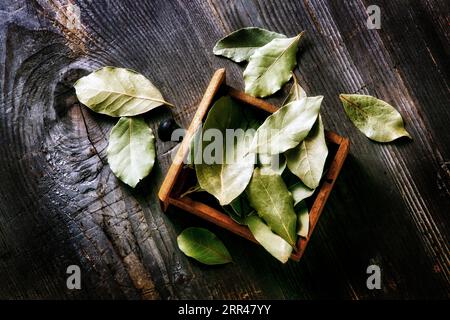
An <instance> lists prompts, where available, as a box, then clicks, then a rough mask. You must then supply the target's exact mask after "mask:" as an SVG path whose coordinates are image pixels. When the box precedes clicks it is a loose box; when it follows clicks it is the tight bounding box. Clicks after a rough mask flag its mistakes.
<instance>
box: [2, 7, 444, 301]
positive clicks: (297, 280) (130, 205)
mask: <svg viewBox="0 0 450 320" xmlns="http://www.w3.org/2000/svg"><path fill="white" fill-rule="evenodd" d="M70 3H74V4H75V5H76V6H77V7H78V8H79V9H80V13H81V20H80V22H81V23H80V24H75V25H74V24H73V23H72V18H73V15H71V13H70V10H69V9H68V8H71V6H70V5H68V4H70ZM369 4H378V5H379V6H380V7H381V10H382V29H381V30H378V31H377V30H367V28H366V27H365V21H366V18H367V15H366V13H365V7H366V6H367V5H369ZM449 6H450V4H449V3H448V2H447V1H427V0H411V1H406V0H403V1H375V2H374V3H372V2H371V1H356V0H355V1H345V2H342V1H312V0H310V1H308V0H304V1H283V2H279V1H243V0H231V1H218V0H208V1H201V0H194V1H181V0H179V1H175V0H172V1H142V2H141V1H140V2H137V1H131V0H129V1H120V2H119V1H106V0H103V1H81V0H79V1H70V2H69V1H66V0H52V1H43V0H20V1H5V2H2V3H1V4H0V48H1V50H0V88H1V91H0V142H1V144H0V149H1V153H0V176H1V177H2V181H3V182H2V184H0V257H1V258H0V297H1V298H14V297H15V298H94V297H95V298H149V299H152V298H163V299H167V298H226V299H237V298H243V299H245V298H355V299H356V298H433V297H437V298H446V297H448V294H449V291H450V290H449V278H450V272H449V268H448V261H449V259H450V258H449V250H448V234H449V224H448V218H447V213H448V208H449V207H450V200H449V199H450V197H449V195H450V192H449V190H450V186H449V184H450V182H449V181H450V179H449V176H450V174H449V165H448V164H449V161H450V160H449V153H450V150H449V146H450V138H449V131H448V130H447V125H448V122H449V115H450V114H449V110H448V108H447V106H448V105H449V102H450V96H449V95H450V93H449V90H448V87H449V85H448V83H449V81H448V80H449V59H448V56H449V52H450V49H449V41H448V40H449V31H448V30H449V29H448V12H449ZM252 25H253V26H261V27H265V28H268V29H271V30H274V31H278V32H282V33H285V34H287V35H290V36H292V35H295V34H297V33H298V32H299V31H301V30H307V36H306V38H305V41H304V42H303V43H302V44H301V47H300V48H301V50H300V53H299V61H300V62H299V68H298V70H297V76H298V78H299V79H300V81H301V84H302V85H303V86H304V87H305V89H306V90H307V92H308V93H309V94H311V95H315V94H324V95H325V97H326V98H325V104H324V108H323V118H324V120H325V126H326V128H327V129H330V130H333V131H336V132H338V133H339V134H341V135H343V136H347V137H349V138H350V140H351V144H352V146H351V156H350V158H349V159H348V160H347V162H346V164H345V165H344V168H343V170H342V173H341V176H340V178H339V179H338V181H337V183H336V185H335V188H334V190H333V192H332V194H331V196H330V198H329V200H328V204H327V207H326V209H325V211H324V213H323V215H322V217H321V220H320V222H319V223H318V225H317V227H316V231H315V235H313V237H312V239H311V241H310V244H309V247H308V249H307V250H306V252H305V255H304V257H303V258H302V261H301V262H300V263H299V264H297V263H295V262H289V263H288V264H287V265H285V266H282V265H280V264H279V263H278V262H277V261H274V259H272V258H271V257H270V255H268V254H267V253H265V252H264V250H263V249H261V248H259V247H258V246H256V245H253V244H250V243H248V242H246V241H245V240H242V239H239V238H238V237H235V236H232V235H231V234H229V233H228V232H226V231H225V230H220V229H218V228H216V227H213V226H211V225H210V224H208V223H206V222H204V221H200V220H198V219H195V218H192V217H191V216H190V215H189V216H187V215H186V214H185V213H184V212H181V211H177V210H173V211H172V212H171V213H169V215H168V216H166V215H164V214H163V213H162V212H161V209H160V206H159V203H158V200H157V190H158V188H159V186H160V184H161V182H162V180H163V177H164V175H165V173H166V170H167V169H168V166H169V164H170V162H171V154H172V153H173V147H174V145H175V144H174V143H161V142H158V145H157V149H158V164H157V166H156V167H155V168H154V171H153V172H152V174H151V176H150V177H149V178H148V179H146V180H145V181H144V182H143V183H142V185H140V186H139V187H138V188H137V189H136V190H131V189H129V188H127V187H126V186H124V185H123V184H121V183H119V182H118V181H117V179H116V178H115V177H114V176H113V175H112V174H111V172H110V170H109V168H108V166H107V163H106V154H105V148H106V146H107V141H108V134H109V130H110V128H111V127H112V126H113V125H114V123H115V120H114V119H111V118H107V117H104V116H99V115H96V114H94V113H92V112H90V111H89V110H88V109H86V108H83V107H81V106H79V105H78V104H77V101H76V99H75V98H74V93H73V89H72V87H71V86H72V84H73V82H74V81H75V80H76V79H77V78H79V77H80V76H82V75H84V74H86V73H87V72H89V71H91V70H93V69H95V68H97V67H99V66H103V65H115V66H122V67H129V68H132V69H136V70H138V71H139V72H141V73H143V74H144V75H146V76H147V77H148V78H149V79H151V81H152V82H153V83H155V85H156V86H157V87H158V88H160V90H161V91H162V93H163V95H164V96H165V97H166V98H167V99H168V100H169V101H170V102H172V103H174V104H175V105H176V108H175V109H174V110H172V111H170V110H167V109H164V108H160V109H158V110H155V111H152V112H150V113H149V114H148V115H147V116H146V118H147V120H148V122H149V123H150V124H151V126H152V128H154V129H155V128H156V127H157V124H158V122H159V121H160V120H161V119H164V118H167V117H168V116H169V115H170V113H172V114H173V115H174V117H175V119H176V120H177V121H178V122H180V124H182V125H183V126H185V127H186V126H187V125H188V124H189V123H190V121H191V119H192V116H193V114H194V112H195V110H196V104H197V103H198V102H199V101H200V98H201V96H202V94H203V92H204V90H205V88H206V86H207V84H208V82H209V79H210V77H211V75H212V73H213V71H214V70H215V69H217V68H219V67H225V68H226V69H227V83H229V84H230V85H232V86H233V87H236V88H243V86H242V67H241V66H239V65H237V64H234V63H232V62H230V61H228V60H225V59H222V58H219V57H215V56H213V55H212V52H211V48H212V47H213V46H214V43H215V41H216V40H217V39H218V38H220V37H222V36H223V35H224V34H226V33H228V32H230V31H233V30H234V29H237V28H239V27H243V26H252ZM286 90H287V88H285V90H284V92H286ZM341 92H362V93H368V94H373V95H376V96H378V97H380V98H382V99H385V100H387V101H389V102H391V103H392V104H393V105H395V106H396V107H397V108H398V109H399V111H400V112H401V113H402V115H403V116H404V118H405V120H406V124H407V129H408V130H409V131H410V132H411V134H412V135H413V138H414V140H413V141H411V142H408V141H398V142H395V143H392V144H388V145H381V144H376V143H373V142H371V141H369V140H367V139H366V138H365V137H364V136H363V135H362V134H361V133H359V132H358V131H357V130H356V129H355V128H354V127H353V126H352V124H351V123H350V122H349V120H348V119H347V118H346V116H345V114H344V112H343V110H342V107H341V105H340V104H339V101H338V98H337V96H338V94H339V93H341ZM281 97H282V93H280V94H277V95H275V97H274V98H271V99H269V101H270V102H273V103H278V102H279V101H280V99H281ZM192 225H197V226H206V227H208V228H209V229H211V230H212V231H213V232H215V233H217V235H218V236H219V237H220V238H221V239H222V240H223V241H224V242H225V244H226V245H227V247H229V249H230V252H231V253H232V255H233V258H234V261H235V263H233V264H231V265H227V266H224V267H219V268H209V267H205V266H201V265H199V264H196V263H195V262H192V261H191V260H189V259H187V258H186V257H184V256H183V255H182V254H181V253H180V252H179V250H178V249H177V247H176V235H177V233H178V232H179V231H180V230H182V229H183V228H185V227H187V226H192ZM372 263H376V264H379V265H380V266H381V268H382V272H383V280H382V281H383V290H380V291H370V290H368V289H367V288H366V285H365V281H366V276H367V275H366V274H365V270H366V268H367V266H368V265H369V264H372ZM70 264H78V265H80V266H81V268H82V279H83V282H82V286H83V289H82V290H81V291H71V290H67V288H66V285H65V277H66V274H65V270H66V267H67V266H68V265H70Z"/></svg>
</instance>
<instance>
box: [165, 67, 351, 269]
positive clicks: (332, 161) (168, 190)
mask: <svg viewBox="0 0 450 320" xmlns="http://www.w3.org/2000/svg"><path fill="white" fill-rule="evenodd" d="M224 80H225V69H219V70H217V71H216V72H215V73H214V76H213V77H212V79H211V82H210V83H209V85H208V88H207V89H206V92H205V94H204V96H203V99H202V101H201V102H200V104H199V106H198V109H197V112H196V113H195V115H194V118H193V119H192V122H191V124H190V126H189V129H188V130H187V132H186V135H185V137H184V139H183V142H182V143H181V145H180V148H179V149H178V151H177V153H176V155H175V158H174V161H173V163H172V165H171V166H170V168H169V170H168V172H167V175H166V178H165V179H164V182H163V184H162V185H161V189H160V190H159V194H158V196H159V199H160V200H161V204H162V207H163V210H164V211H166V210H167V208H168V206H169V205H173V206H176V207H178V208H180V209H183V210H185V211H188V212H190V213H193V214H195V215H196V216H199V217H200V218H203V219H205V220H207V221H210V222H212V223H214V224H216V225H218V226H220V227H222V228H225V229H227V230H229V231H231V232H233V233H235V234H237V235H240V236H241V237H244V238H246V239H248V240H250V241H253V242H255V243H258V242H257V241H256V239H255V238H254V237H253V235H252V234H251V232H250V230H249V229H248V228H247V227H246V226H242V225H239V224H238V223H236V222H235V221H233V220H232V219H231V218H230V217H229V216H228V215H227V214H226V213H225V212H222V211H221V210H220V209H219V208H214V207H212V206H210V205H208V204H206V203H203V202H200V201H198V200H193V199H192V197H189V196H185V197H183V198H180V197H179V195H180V194H181V191H182V190H186V189H187V187H189V186H186V184H187V183H188V176H189V172H188V171H189V170H190V171H192V169H188V168H185V166H184V164H183V159H185V157H186V156H187V152H188V151H189V145H190V141H191V139H192V137H193V135H194V133H195V132H196V130H197V129H198V128H199V126H200V125H201V124H202V121H203V120H204V118H205V116H206V114H207V113H208V110H209V108H210V106H211V105H212V103H213V102H214V101H215V100H216V99H217V97H219V96H222V95H229V96H231V97H233V98H234V99H235V100H237V101H240V102H242V103H243V104H244V105H250V106H253V107H255V108H257V109H260V110H264V111H266V112H268V113H273V112H275V111H277V110H278V108H277V107H275V106H274V105H272V104H270V103H268V102H266V101H263V100H261V99H257V98H255V97H252V96H249V95H247V94H245V93H243V92H241V91H238V90H236V89H233V88H231V87H228V86H227V85H226V84H225V82H224ZM325 138H326V141H327V144H328V148H329V154H328V165H327V166H326V168H325V170H326V175H325V176H324V177H323V178H322V181H321V182H320V185H319V187H318V188H317V189H316V192H315V193H314V195H313V196H312V197H311V198H310V199H311V201H310V205H309V206H308V207H309V214H310V215H309V219H310V227H309V234H308V237H307V238H303V237H299V238H298V241H297V249H296V250H295V251H294V253H293V254H292V255H291V259H293V260H295V261H299V260H300V258H301V257H302V255H303V253H304V251H305V248H306V245H307V244H308V241H309V239H310V238H311V234H312V232H313V231H314V227H315V226H316V224H317V221H318V220H319V217H320V214H321V213H322V210H323V208H324V206H325V202H326V201H327V199H328V196H329V195H330V192H331V189H332V188H333V185H334V182H335V181H336V178H337V176H338V175H339V172H340V170H341V168H342V165H343V164H344V161H345V158H346V157H347V154H348V150H349V140H348V139H346V138H343V137H341V136H339V135H337V134H336V133H333V132H329V131H326V132H325Z"/></svg>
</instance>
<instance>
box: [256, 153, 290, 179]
mask: <svg viewBox="0 0 450 320" xmlns="http://www.w3.org/2000/svg"><path fill="white" fill-rule="evenodd" d="M258 162H259V164H260V168H261V172H263V173H264V174H265V173H266V172H267V173H268V174H270V173H276V174H279V175H281V174H282V173H283V171H284V169H286V157H285V156H284V155H283V154H274V155H267V154H264V153H260V154H258Z"/></svg>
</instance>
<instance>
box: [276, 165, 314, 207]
mask: <svg viewBox="0 0 450 320" xmlns="http://www.w3.org/2000/svg"><path fill="white" fill-rule="evenodd" d="M281 177H282V178H283V181H284V183H285V184H286V186H287V188H288V190H289V192H290V193H291V195H292V198H293V199H294V208H295V207H296V206H297V205H298V204H299V203H300V202H301V201H302V200H304V199H306V198H309V197H310V196H312V195H313V194H314V191H315V189H310V188H308V187H307V186H305V184H304V183H303V182H302V181H301V180H300V179H299V178H298V177H297V176H296V175H294V174H293V173H292V172H291V171H289V170H286V171H284V172H283V175H282V176H281Z"/></svg>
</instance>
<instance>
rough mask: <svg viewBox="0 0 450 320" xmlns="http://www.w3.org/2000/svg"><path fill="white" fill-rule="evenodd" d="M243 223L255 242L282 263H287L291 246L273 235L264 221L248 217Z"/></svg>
mask: <svg viewBox="0 0 450 320" xmlns="http://www.w3.org/2000/svg"><path fill="white" fill-rule="evenodd" d="M245 222H246V224H247V226H248V228H249V229H250V231H251V233H252V234H253V236H254V237H255V239H256V241H258V242H259V243H260V244H261V245H262V246H263V247H264V249H266V250H267V251H268V252H269V253H270V254H271V255H272V256H274V257H275V258H277V259H278V260H279V261H281V262H282V263H286V262H287V261H288V259H289V257H290V255H291V253H292V246H291V245H289V243H287V242H286V241H285V240H284V239H283V238H281V237H280V236H278V235H276V234H275V233H273V232H272V230H270V228H269V227H268V226H267V225H266V224H265V223H264V221H263V220H262V219H261V218H259V217H258V216H256V215H251V216H248V217H247V218H246V219H245Z"/></svg>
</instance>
